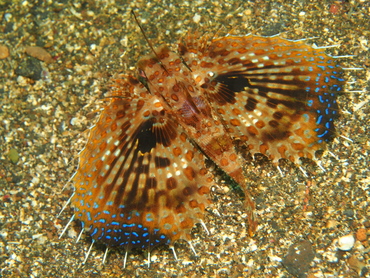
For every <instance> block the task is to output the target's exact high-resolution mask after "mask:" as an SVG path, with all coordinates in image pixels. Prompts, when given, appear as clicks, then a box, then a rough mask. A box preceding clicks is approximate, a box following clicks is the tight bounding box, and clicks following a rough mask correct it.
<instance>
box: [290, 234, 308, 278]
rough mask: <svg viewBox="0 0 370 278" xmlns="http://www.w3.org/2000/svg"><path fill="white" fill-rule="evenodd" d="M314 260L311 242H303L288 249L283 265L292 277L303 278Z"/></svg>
mask: <svg viewBox="0 0 370 278" xmlns="http://www.w3.org/2000/svg"><path fill="white" fill-rule="evenodd" d="M314 258H315V253H314V251H313V249H312V244H311V242H309V241H308V240H303V241H301V242H299V243H296V244H293V245H291V246H290V247H289V250H288V254H287V255H286V256H285V257H284V259H283V265H284V266H285V268H286V269H287V271H288V272H289V273H290V274H292V275H293V276H296V277H305V276H306V273H307V271H308V270H309V269H310V263H311V262H312V260H313V259H314Z"/></svg>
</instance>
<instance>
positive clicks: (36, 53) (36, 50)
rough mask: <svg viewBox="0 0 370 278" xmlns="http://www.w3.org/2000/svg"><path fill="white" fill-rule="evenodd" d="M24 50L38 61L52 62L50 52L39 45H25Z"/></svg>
mask: <svg viewBox="0 0 370 278" xmlns="http://www.w3.org/2000/svg"><path fill="white" fill-rule="evenodd" d="M25 52H26V53H27V54H28V55H30V56H31V57H34V58H36V59H39V60H40V61H43V62H45V63H52V62H54V60H53V57H51V55H50V53H49V52H47V51H46V50H45V49H43V48H42V47H39V46H27V47H26V49H25Z"/></svg>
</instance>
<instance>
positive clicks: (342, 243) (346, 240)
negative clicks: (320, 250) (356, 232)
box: [338, 234, 355, 251]
mask: <svg viewBox="0 0 370 278" xmlns="http://www.w3.org/2000/svg"><path fill="white" fill-rule="evenodd" d="M354 245H355V237H354V236H353V235H352V234H349V235H345V236H342V237H340V238H339V239H338V249H339V250H342V251H349V250H351V249H352V248H353V246H354Z"/></svg>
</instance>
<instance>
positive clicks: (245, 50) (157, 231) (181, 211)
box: [70, 32, 345, 262]
mask: <svg viewBox="0 0 370 278" xmlns="http://www.w3.org/2000/svg"><path fill="white" fill-rule="evenodd" d="M153 52H154V53H151V54H149V55H147V56H145V57H143V58H142V59H140V60H139V62H138V64H137V72H136V74H128V75H125V74H118V75H116V76H115V77H114V78H113V79H112V82H111V85H110V90H109V93H108V95H107V99H109V103H108V104H105V106H104V107H103V109H102V111H101V113H100V116H99V119H98V121H97V123H96V124H95V125H94V126H93V127H92V128H91V131H90V135H89V138H88V141H87V143H86V146H85V148H84V149H83V150H82V152H81V153H80V155H79V166H78V169H77V172H76V173H75V175H74V177H73V179H72V181H73V184H74V188H75V190H74V193H73V195H72V196H71V198H70V203H71V205H72V207H73V208H74V215H73V217H72V218H71V220H70V221H72V220H75V219H78V220H79V221H80V223H81V226H82V230H81V231H82V232H87V233H88V234H89V235H90V236H91V238H92V243H94V242H101V243H103V244H105V245H106V246H107V251H108V250H109V249H112V248H122V249H124V250H125V251H126V256H127V253H128V252H129V251H130V250H132V249H142V250H146V251H148V253H149V254H150V252H151V251H152V250H153V249H154V248H156V247H157V246H159V245H168V246H170V248H172V249H173V245H174V243H175V242H177V241H180V240H182V241H186V242H188V243H189V244H190V246H191V248H192V249H194V248H193V247H192V245H191V231H192V229H193V227H194V226H195V225H196V224H199V223H200V224H201V225H203V226H204V227H206V224H205V223H204V218H205V213H206V209H207V208H208V207H209V206H210V205H211V203H212V202H211V199H210V190H211V187H212V186H213V185H214V184H215V180H214V177H213V175H212V171H210V170H209V168H208V167H207V166H206V164H205V160H206V159H209V160H211V161H213V163H214V164H215V165H216V166H217V167H219V168H220V169H222V170H223V171H224V172H225V173H226V174H227V175H228V176H229V177H230V178H231V179H233V180H234V181H235V182H236V183H237V184H238V185H239V186H240V187H241V189H242V190H243V193H244V209H245V212H246V213H247V215H248V220H247V222H248V232H249V235H250V236H254V235H255V234H256V233H257V232H258V231H257V229H258V221H263V219H261V220H258V219H257V216H256V214H255V204H254V201H253V197H252V196H251V194H250V193H249V189H248V173H244V171H243V165H244V163H245V159H243V157H242V156H241V154H240V153H239V152H238V151H237V149H236V144H235V142H236V141H239V142H242V143H243V144H244V145H245V146H246V147H247V148H248V150H249V152H250V154H251V155H252V156H253V155H255V154H263V155H264V156H266V157H267V158H268V159H269V160H270V161H271V162H272V163H274V164H276V165H277V164H278V163H279V161H280V160H282V159H286V160H289V161H291V162H293V163H294V164H296V165H300V161H301V159H302V158H308V159H311V160H313V161H317V160H318V158H317V157H316V153H317V152H318V151H321V150H325V148H326V145H327V143H329V142H330V141H331V140H332V139H333V138H334V137H335V135H336V130H335V125H334V122H335V120H336V119H337V118H338V116H339V108H338V103H337V95H338V92H340V91H342V90H343V86H344V83H345V79H344V78H343V70H342V68H341V66H340V65H339V63H338V59H337V58H335V57H331V56H329V55H328V54H326V53H325V48H320V47H313V46H310V45H308V44H307V43H306V41H305V40H296V41H293V40H288V39H285V38H282V37H280V36H272V37H264V36H257V35H252V34H249V35H244V36H237V35H226V36H220V37H218V36H216V35H207V34H200V33H199V32H189V33H188V34H187V35H186V36H185V37H184V38H183V39H182V40H181V41H180V42H179V44H178V49H177V52H175V51H171V50H170V49H169V48H168V47H167V46H166V45H162V46H159V47H158V48H157V49H156V50H153ZM90 249H91V247H90ZM90 249H89V250H90ZM126 256H125V262H126ZM175 256H176V254H175ZM87 257H88V254H87V256H86V259H87ZM104 258H105V256H104Z"/></svg>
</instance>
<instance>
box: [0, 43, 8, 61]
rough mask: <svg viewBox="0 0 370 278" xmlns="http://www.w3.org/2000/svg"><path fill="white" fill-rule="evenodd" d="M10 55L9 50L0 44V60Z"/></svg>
mask: <svg viewBox="0 0 370 278" xmlns="http://www.w3.org/2000/svg"><path fill="white" fill-rule="evenodd" d="M9 55H10V51H9V48H8V47H7V46H6V45H2V44H0V60H3V59H5V58H8V57H9Z"/></svg>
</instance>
